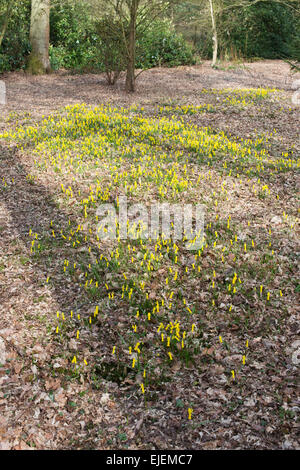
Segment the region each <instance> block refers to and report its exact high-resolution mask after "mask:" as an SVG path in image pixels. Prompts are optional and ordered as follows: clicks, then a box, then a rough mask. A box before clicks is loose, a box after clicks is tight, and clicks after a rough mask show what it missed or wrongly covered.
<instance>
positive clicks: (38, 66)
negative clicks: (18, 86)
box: [27, 0, 51, 75]
mask: <svg viewBox="0 0 300 470" xmlns="http://www.w3.org/2000/svg"><path fill="white" fill-rule="evenodd" d="M49 16H50V0H31V19H30V43H31V54H30V56H29V60H28V65H27V70H28V72H29V73H32V74H33V75H38V74H43V73H49V72H50V70H51V67H50V61H49V32H50V26H49Z"/></svg>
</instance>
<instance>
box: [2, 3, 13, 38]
mask: <svg viewBox="0 0 300 470" xmlns="http://www.w3.org/2000/svg"><path fill="white" fill-rule="evenodd" d="M12 6H13V1H10V2H9V3H8V4H7V8H6V12H5V16H4V21H3V25H2V28H1V31H0V47H1V44H2V41H3V38H4V35H5V32H6V29H7V25H8V22H9V18H10V15H11V12H12Z"/></svg>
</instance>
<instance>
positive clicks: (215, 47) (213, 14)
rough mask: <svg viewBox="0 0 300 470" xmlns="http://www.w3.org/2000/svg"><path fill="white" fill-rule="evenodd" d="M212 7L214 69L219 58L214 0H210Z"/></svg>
mask: <svg viewBox="0 0 300 470" xmlns="http://www.w3.org/2000/svg"><path fill="white" fill-rule="evenodd" d="M209 5H210V16H211V24H212V33H213V38H212V40H213V60H212V63H211V66H212V67H215V65H216V63H217V58H218V32H217V27H216V20H215V13H214V6H213V0H209Z"/></svg>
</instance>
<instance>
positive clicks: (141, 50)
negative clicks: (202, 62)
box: [136, 20, 195, 68]
mask: <svg viewBox="0 0 300 470" xmlns="http://www.w3.org/2000/svg"><path fill="white" fill-rule="evenodd" d="M194 63H195V58H194V54H193V49H192V47H191V46H190V45H189V44H188V43H187V42H186V41H185V40H184V38H183V36H182V35H181V34H178V33H176V31H175V29H174V27H173V25H172V23H171V22H170V21H167V20H164V21H156V22H154V23H153V25H152V27H151V28H150V29H148V30H147V31H146V32H145V33H144V34H143V35H139V32H138V40H137V61H136V65H137V68H150V67H155V66H161V65H164V66H169V67H173V66H177V65H190V64H194Z"/></svg>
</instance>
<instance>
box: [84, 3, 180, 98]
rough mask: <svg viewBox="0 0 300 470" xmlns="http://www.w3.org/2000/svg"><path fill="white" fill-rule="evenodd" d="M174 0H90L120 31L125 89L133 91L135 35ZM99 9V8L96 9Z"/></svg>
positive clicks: (134, 79)
mask: <svg viewBox="0 0 300 470" xmlns="http://www.w3.org/2000/svg"><path fill="white" fill-rule="evenodd" d="M175 1H176V0H92V2H93V3H94V4H95V5H98V8H99V6H100V12H99V13H98V14H99V16H100V17H101V12H102V16H103V13H104V14H105V15H111V16H112V25H113V26H114V27H115V25H116V24H118V25H119V31H121V34H122V38H123V43H124V54H125V56H126V57H125V61H124V62H125V64H126V66H125V68H126V85H125V87H126V91H127V92H134V91H135V83H136V78H137V75H136V72H135V61H136V41H137V36H138V35H142V34H143V33H144V32H145V31H146V29H147V28H148V27H149V26H150V25H151V23H152V22H153V20H154V19H155V18H156V17H158V16H159V15H160V14H162V13H163V12H164V11H165V10H166V9H167V8H168V7H169V6H170V5H171V3H174V2H175ZM98 11H99V10H98Z"/></svg>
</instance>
